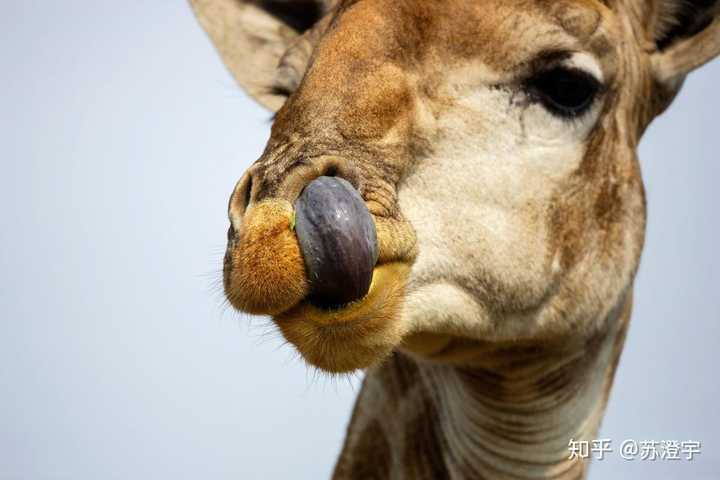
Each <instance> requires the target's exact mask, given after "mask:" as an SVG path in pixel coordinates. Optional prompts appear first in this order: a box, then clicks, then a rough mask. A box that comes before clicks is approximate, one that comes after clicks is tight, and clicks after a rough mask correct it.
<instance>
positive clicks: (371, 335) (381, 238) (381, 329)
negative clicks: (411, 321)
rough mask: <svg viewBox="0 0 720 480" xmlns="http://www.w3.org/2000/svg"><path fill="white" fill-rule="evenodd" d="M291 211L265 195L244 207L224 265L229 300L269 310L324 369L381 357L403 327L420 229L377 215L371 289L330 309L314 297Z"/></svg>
mask: <svg viewBox="0 0 720 480" xmlns="http://www.w3.org/2000/svg"><path fill="white" fill-rule="evenodd" d="M293 215H294V213H293V207H292V205H291V204H290V203H289V202H287V201H285V200H280V199H271V200H267V201H262V202H260V203H258V204H256V205H254V206H252V207H251V208H250V209H249V210H248V211H247V212H246V214H245V216H244V219H243V224H242V225H241V227H240V229H239V232H234V231H231V234H230V235H229V240H228V249H227V253H226V256H225V265H224V269H223V270H224V275H223V279H224V286H225V294H226V297H227V299H228V300H229V302H230V303H231V304H232V305H233V306H234V307H235V308H236V309H237V310H240V311H244V312H247V313H252V314H261V315H271V316H272V317H273V320H274V321H275V323H276V325H278V327H279V328H280V330H281V332H282V333H283V335H284V336H285V338H286V339H287V340H288V341H289V342H290V343H292V344H293V345H294V346H295V347H296V348H297V350H298V351H299V352H300V354H301V355H302V356H303V358H304V359H305V360H306V361H307V362H308V363H310V364H311V365H314V366H316V367H318V368H320V369H323V370H326V371H329V372H338V373H340V372H348V371H352V370H357V369H361V368H365V367H368V366H371V365H373V364H375V363H378V362H379V361H381V360H382V359H383V358H385V356H387V355H388V354H389V353H390V352H391V351H392V349H393V348H395V347H396V346H397V345H399V344H400V342H401V340H402V337H403V335H404V333H405V332H404V329H403V327H402V322H401V321H400V317H401V315H400V309H401V307H402V304H403V300H404V291H405V286H406V283H407V280H408V277H409V273H410V267H411V265H412V263H413V260H414V258H415V243H414V235H409V234H408V235H405V237H401V236H399V235H398V232H401V230H400V227H397V226H396V225H392V224H390V223H388V222H387V221H383V220H382V219H381V220H379V221H378V220H377V219H375V220H374V221H375V223H377V225H378V231H377V233H378V244H379V247H380V248H379V254H378V262H377V263H376V264H375V266H374V268H372V279H371V280H370V282H369V283H370V285H369V288H368V290H367V293H366V294H365V295H363V296H362V297H361V298H358V299H355V300H353V301H350V302H348V303H344V304H342V305H341V306H339V307H336V308H327V307H323V306H322V304H318V303H317V302H315V301H314V300H315V298H314V296H313V291H312V287H311V285H310V281H309V280H308V271H307V268H306V265H305V262H304V257H303V253H302V250H301V247H300V245H299V242H298V239H297V237H296V235H295V232H294V231H293V228H292V225H293ZM405 228H407V227H405ZM399 238H406V239H408V240H409V241H400V240H398V239H399ZM388 245H390V246H391V248H387V246H388ZM406 245H408V246H406Z"/></svg>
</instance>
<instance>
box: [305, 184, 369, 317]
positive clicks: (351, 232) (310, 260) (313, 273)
mask: <svg viewBox="0 0 720 480" xmlns="http://www.w3.org/2000/svg"><path fill="white" fill-rule="evenodd" d="M295 230H296V233H297V238H298V241H299V242H300V249H301V250H302V254H303V257H304V258H305V267H306V268H307V272H308V280H309V281H310V289H311V294H310V301H311V302H313V303H315V304H316V305H318V306H320V307H324V308H336V307H339V306H342V305H345V304H347V303H350V302H352V301H355V300H359V299H361V298H362V297H364V296H365V295H366V294H367V292H368V290H369V289H370V281H371V280H372V273H373V268H374V267H375V262H376V261H377V257H378V251H377V250H378V249H377V233H376V232H375V222H374V221H373V218H372V216H371V215H370V212H369V211H368V209H367V207H366V206H365V202H364V201H363V199H362V198H361V197H360V194H359V193H358V191H357V190H355V188H353V186H352V185H350V183H349V182H347V181H346V180H343V179H342V178H337V177H319V178H317V179H316V180H314V181H312V182H311V183H309V184H308V185H307V186H306V187H305V189H304V190H303V192H302V194H301V195H300V197H299V198H298V199H297V201H296V202H295Z"/></svg>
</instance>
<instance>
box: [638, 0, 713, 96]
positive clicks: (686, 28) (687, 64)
mask: <svg viewBox="0 0 720 480" xmlns="http://www.w3.org/2000/svg"><path fill="white" fill-rule="evenodd" d="M655 7H656V8H655V12H654V15H653V16H652V19H651V26H650V30H651V32H650V33H651V35H652V36H653V39H654V41H655V44H656V45H657V50H656V52H655V53H654V54H653V55H652V65H653V70H654V74H655V78H656V80H657V81H658V82H659V83H660V84H661V85H663V86H664V87H666V88H667V89H669V90H676V89H677V88H679V86H680V84H681V83H682V81H683V79H684V78H685V75H687V74H688V73H690V72H691V71H693V70H695V69H696V68H698V67H700V66H702V65H704V64H705V63H707V62H709V61H710V60H712V59H713V58H714V57H716V56H718V55H720V0H655Z"/></svg>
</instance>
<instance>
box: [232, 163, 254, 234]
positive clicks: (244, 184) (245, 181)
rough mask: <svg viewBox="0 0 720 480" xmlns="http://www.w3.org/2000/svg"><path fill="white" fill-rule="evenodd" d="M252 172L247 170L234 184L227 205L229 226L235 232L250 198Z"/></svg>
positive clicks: (238, 227)
mask: <svg viewBox="0 0 720 480" xmlns="http://www.w3.org/2000/svg"><path fill="white" fill-rule="evenodd" d="M252 188H253V173H252V171H250V170H248V171H247V172H246V173H245V175H243V176H242V178H241V179H240V180H239V181H238V183H237V184H236V185H235V189H234V190H233V193H232V195H230V204H229V205H228V217H230V225H231V228H232V229H233V230H234V231H235V232H237V231H239V230H240V225H241V223H242V217H243V215H244V214H245V211H246V210H247V208H248V205H250V201H251V200H252Z"/></svg>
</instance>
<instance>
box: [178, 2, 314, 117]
mask: <svg viewBox="0 0 720 480" xmlns="http://www.w3.org/2000/svg"><path fill="white" fill-rule="evenodd" d="M190 4H191V5H192V8H193V10H194V11H195V15H196V16H197V18H198V21H199V22H200V24H201V25H202V26H203V28H204V29H205V31H206V32H207V33H208V36H209V37H210V40H211V41H212V42H213V44H214V45H215V48H216V49H217V50H218V53H219V54H220V56H221V57H222V60H223V62H224V63H225V65H226V66H227V67H228V69H229V70H230V72H231V73H232V74H233V76H234V77H235V80H237V82H238V83H239V84H240V86H241V87H242V88H243V89H244V90H245V91H246V92H247V93H248V95H250V96H251V97H252V98H253V99H255V100H256V101H257V102H258V103H260V104H261V105H263V106H264V107H266V108H268V109H270V110H272V111H277V110H278V109H279V108H280V107H281V106H282V104H283V103H284V102H285V99H286V98H287V94H288V88H287V85H286V84H287V83H288V80H287V79H283V70H285V71H286V73H287V69H279V66H280V63H281V59H283V55H284V54H285V53H286V52H287V51H288V48H289V47H290V46H291V45H292V44H293V42H295V40H296V39H297V38H299V37H300V35H301V34H302V33H303V32H304V31H306V30H308V29H309V28H311V27H312V26H313V25H314V24H315V22H317V20H318V19H319V18H320V16H321V15H322V13H323V9H322V4H321V2H319V1H313V0H190Z"/></svg>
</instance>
